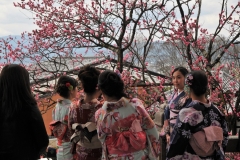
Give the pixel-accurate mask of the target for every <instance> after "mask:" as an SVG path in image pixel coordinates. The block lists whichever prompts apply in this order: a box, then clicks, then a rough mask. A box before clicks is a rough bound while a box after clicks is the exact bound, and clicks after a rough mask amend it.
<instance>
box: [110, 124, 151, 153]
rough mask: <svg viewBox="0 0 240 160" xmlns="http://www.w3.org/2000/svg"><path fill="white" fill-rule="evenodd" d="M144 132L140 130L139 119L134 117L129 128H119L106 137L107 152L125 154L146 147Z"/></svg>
mask: <svg viewBox="0 0 240 160" xmlns="http://www.w3.org/2000/svg"><path fill="white" fill-rule="evenodd" d="M146 140H147V137H146V133H145V132H144V131H143V130H142V128H141V125H140V120H137V119H135V120H134V121H133V122H132V126H131V127H130V128H120V127H119V130H118V132H115V133H113V134H112V135H111V136H107V137H106V146H107V150H108V153H109V154H127V153H132V152H136V151H140V150H143V149H145V148H146Z"/></svg>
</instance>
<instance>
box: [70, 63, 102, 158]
mask: <svg viewBox="0 0 240 160" xmlns="http://www.w3.org/2000/svg"><path fill="white" fill-rule="evenodd" d="M99 75H100V71H99V70H97V69H96V68H95V67H92V66H85V67H83V68H81V69H80V71H79V73H78V79H79V80H80V86H81V88H83V90H84V96H83V97H82V98H81V99H80V100H79V101H78V102H77V105H76V107H72V108H71V110H70V112H69V127H71V128H72V129H76V127H74V125H75V124H77V125H79V124H80V125H84V124H86V123H93V124H94V125H95V133H96V121H95V112H96V111H97V110H98V109H99V108H101V107H102V104H101V103H100V102H99V101H98V98H99V96H100V95H101V91H100V90H99V89H98V87H97V83H98V76H99ZM75 126H76V125H75ZM76 138H77V137H76ZM96 140H97V141H98V143H99V145H96V147H95V146H94V144H92V146H91V148H90V147H86V145H84V141H82V140H81V141H80V142H82V143H75V147H74V150H73V152H76V153H77V154H76V160H99V159H101V156H102V148H101V144H100V142H99V140H98V139H97V133H96ZM91 142H93V141H91ZM95 144H97V142H96V143H95Z"/></svg>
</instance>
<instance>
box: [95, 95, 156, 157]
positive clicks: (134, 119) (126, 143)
mask: <svg viewBox="0 0 240 160" xmlns="http://www.w3.org/2000/svg"><path fill="white" fill-rule="evenodd" d="M95 116H96V120H97V131H98V136H99V139H100V141H101V143H102V146H103V154H102V160H115V159H117V160H126V159H131V160H146V159H151V160H156V159H157V157H158V154H159V151H160V144H159V134H158V132H157V129H156V126H155V125H154V122H153V121H152V119H151V118H150V116H149V114H148V113H147V112H146V110H145V109H144V107H143V104H142V103H141V101H140V100H139V99H136V98H134V99H131V100H129V99H126V98H124V97H122V98H121V99H120V100H119V101H118V102H106V101H105V102H104V104H103V106H102V108H101V109H99V110H98V111H97V112H96V114H95Z"/></svg>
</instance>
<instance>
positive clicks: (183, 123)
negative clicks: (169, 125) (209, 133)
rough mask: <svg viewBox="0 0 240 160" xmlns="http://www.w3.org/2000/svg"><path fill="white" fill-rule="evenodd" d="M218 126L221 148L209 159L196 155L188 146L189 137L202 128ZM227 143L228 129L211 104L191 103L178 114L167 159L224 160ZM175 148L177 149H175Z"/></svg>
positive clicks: (219, 113)
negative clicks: (221, 134) (220, 134)
mask: <svg viewBox="0 0 240 160" xmlns="http://www.w3.org/2000/svg"><path fill="white" fill-rule="evenodd" d="M211 125H212V126H218V127H221V128H222V129H223V141H222V147H221V148H220V149H219V150H217V151H216V152H215V154H214V155H212V156H209V157H204V158H203V157H200V156H198V155H196V153H195V152H194V151H193V149H192V147H191V146H190V144H189V139H190V138H191V135H192V134H193V133H195V132H197V131H199V130H201V129H202V128H204V127H208V126H211ZM227 143H228V128H227V123H226V120H225V117H224V115H223V114H222V113H221V112H220V111H219V110H218V108H216V107H215V106H213V105H212V104H211V103H208V104H203V103H200V102H199V101H192V102H191V103H190V104H189V106H188V107H186V108H184V109H182V110H181V111H180V113H179V117H178V119H177V123H176V125H175V127H174V130H173V132H172V134H171V140H170V147H169V150H168V153H167V157H168V159H171V160H187V159H194V160H195V159H196V160H200V159H208V160H214V159H218V160H224V152H223V151H224V150H225V148H226V146H227ZM176 148H177V149H176Z"/></svg>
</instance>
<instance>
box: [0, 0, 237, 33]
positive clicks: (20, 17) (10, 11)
mask: <svg viewBox="0 0 240 160" xmlns="http://www.w3.org/2000/svg"><path fill="white" fill-rule="evenodd" d="M13 2H20V3H21V0H0V37H1V36H8V35H20V34H21V33H22V32H24V31H28V32H30V31H31V30H33V29H36V28H37V26H36V25H34V24H33V22H34V21H33V19H32V15H31V13H30V12H28V11H26V10H23V9H21V8H18V7H14V5H13ZM193 2H195V1H194V0H193ZM220 2H221V0H203V2H202V11H201V17H200V25H201V26H202V27H203V28H206V29H208V31H209V33H212V32H213V31H214V29H215V28H216V26H217V24H218V14H219V12H220V7H221V5H220ZM228 3H229V4H233V5H234V4H235V5H236V4H237V3H238V1H237V0H228ZM229 6H230V5H229ZM236 18H239V17H236Z"/></svg>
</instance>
